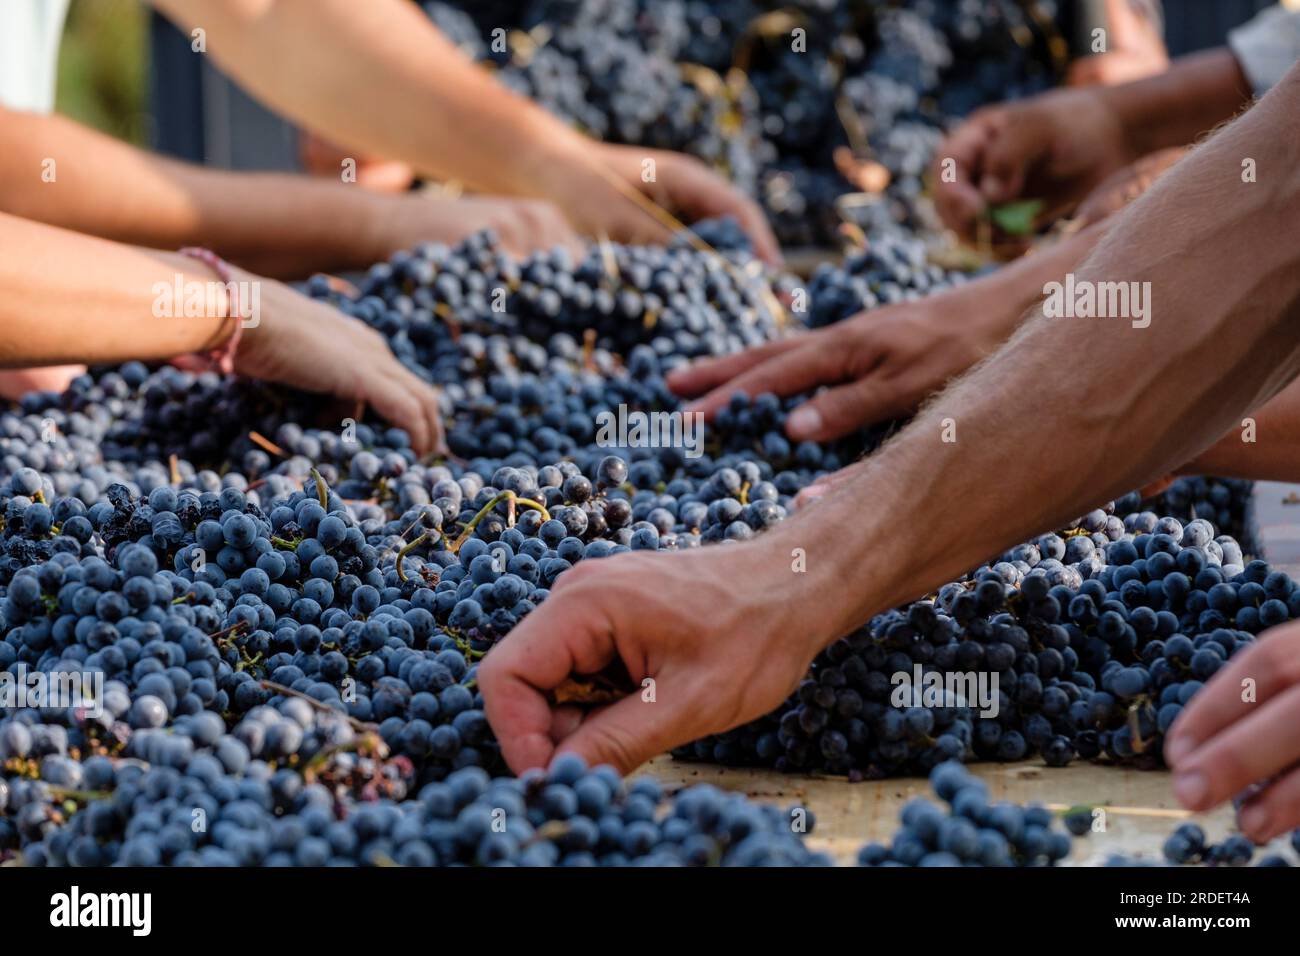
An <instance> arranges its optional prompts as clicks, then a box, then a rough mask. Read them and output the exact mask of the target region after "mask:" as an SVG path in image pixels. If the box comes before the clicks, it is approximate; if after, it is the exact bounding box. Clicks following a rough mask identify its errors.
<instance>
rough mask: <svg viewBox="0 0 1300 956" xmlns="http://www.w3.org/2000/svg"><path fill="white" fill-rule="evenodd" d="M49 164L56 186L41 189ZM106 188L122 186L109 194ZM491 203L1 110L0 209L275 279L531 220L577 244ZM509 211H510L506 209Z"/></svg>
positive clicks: (511, 238) (547, 214)
mask: <svg viewBox="0 0 1300 956" xmlns="http://www.w3.org/2000/svg"><path fill="white" fill-rule="evenodd" d="M46 157H51V158H53V159H54V160H55V161H56V164H57V165H56V179H55V180H54V181H53V182H50V183H45V182H42V181H41V180H40V174H41V169H42V165H41V164H42V162H43V161H44V160H45V158H46ZM105 183H112V184H113V187H112V188H111V189H108V188H105V186H104V184H105ZM501 205H502V204H501V203H496V204H494V203H493V201H491V200H467V201H464V202H457V201H435V200H428V199H424V198H422V197H415V196H385V195H379V194H376V193H374V192H371V191H369V190H364V189H360V188H357V187H349V186H345V185H344V184H343V183H342V182H335V183H329V182H323V181H320V180H313V179H308V178H307V177H304V176H291V175H282V174H276V173H231V172H223V171H218V170H209V169H203V168H202V167H198V166H191V165H188V164H185V163H180V162H175V161H173V160H169V159H164V158H162V157H158V156H153V155H150V154H149V153H146V152H144V151H142V150H139V149H135V148H134V147H132V146H128V145H126V144H125V143H120V142H118V141H117V140H114V139H112V138H110V137H108V136H104V135H102V134H100V133H96V132H94V131H92V130H89V129H86V128H85V127H83V126H79V125H78V124H76V123H74V122H72V121H70V120H67V119H64V118H62V117H58V116H40V115H37V114H33V113H20V112H13V111H8V110H5V109H3V108H2V107H0V211H3V212H8V213H12V214H14V215H17V216H22V217H24V218H27V219H33V220H37V221H40V222H46V223H49V224H51V225H55V226H62V227H64V228H67V229H75V230H77V231H78V232H84V233H89V234H91V235H96V236H101V237H103V238H106V239H115V240H118V241H120V242H125V243H131V244H134V245H141V246H151V247H155V248H167V249H175V248H179V247H180V246H185V245H201V246H207V247H209V248H211V249H213V250H214V251H216V252H218V253H219V254H220V255H222V256H223V257H224V258H227V259H230V260H232V261H235V262H239V263H241V264H243V265H245V266H248V267H249V268H256V269H258V270H259V271H260V272H262V273H264V274H269V275H283V276H301V275H303V274H305V273H309V272H312V271H317V270H333V269H345V268H365V267H366V266H368V265H370V264H371V263H372V262H375V261H377V260H380V259H385V258H387V257H388V256H389V255H390V254H391V253H393V252H395V251H397V250H398V249H404V248H410V247H411V246H413V245H415V244H416V243H417V242H420V241H423V240H434V239H442V240H452V241H454V240H455V239H459V238H462V237H463V235H464V234H465V233H467V232H469V231H472V230H474V229H475V228H483V227H488V226H492V227H501V228H500V229H499V231H501V232H502V233H503V239H505V240H506V242H507V245H513V246H514V247H515V248H516V249H519V248H521V247H522V246H526V245H527V244H526V243H520V242H518V241H517V240H519V239H522V238H523V237H521V236H515V235H514V234H513V233H514V230H513V228H512V226H513V222H512V219H520V218H527V219H528V221H529V222H530V223H531V225H532V226H533V228H532V230H531V231H532V233H533V234H534V237H535V238H536V239H538V240H540V241H541V242H544V243H545V244H547V245H551V244H559V243H562V242H568V241H571V240H572V236H571V234H570V233H569V232H568V230H567V229H566V228H565V227H564V225H563V222H562V221H561V220H560V217H559V215H558V214H557V213H555V212H553V211H551V210H548V209H547V208H546V207H541V204H536V205H538V206H539V207H540V208H537V209H535V210H533V209H525V208H516V209H514V210H510V212H513V217H512V216H511V215H507V214H506V213H507V210H506V209H503V208H500V207H501ZM505 205H509V204H505Z"/></svg>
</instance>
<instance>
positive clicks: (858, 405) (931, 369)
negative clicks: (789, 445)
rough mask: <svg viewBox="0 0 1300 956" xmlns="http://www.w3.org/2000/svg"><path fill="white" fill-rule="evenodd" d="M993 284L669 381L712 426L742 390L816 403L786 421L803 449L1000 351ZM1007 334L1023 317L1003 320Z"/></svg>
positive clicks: (896, 407) (867, 315)
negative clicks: (992, 317)
mask: <svg viewBox="0 0 1300 956" xmlns="http://www.w3.org/2000/svg"><path fill="white" fill-rule="evenodd" d="M992 292H993V286H992V284H990V285H989V286H985V285H982V284H980V283H979V282H973V283H970V284H968V285H965V286H961V287H959V288H957V289H953V290H950V291H948V292H943V293H940V294H939V295H935V296H931V297H929V298H926V299H922V300H919V301H917V302H909V303H905V304H901V305H891V306H886V307H884V308H880V309H876V310H874V311H872V312H864V313H861V314H859V315H857V316H854V317H853V318H851V319H846V320H845V321H843V322H838V323H836V324H835V325H831V326H828V327H826V328H823V329H818V330H816V331H813V332H806V333H803V334H800V335H796V336H794V337H792V338H788V339H780V340H778V341H775V342H768V343H766V344H764V345H759V346H756V347H754V348H752V349H748V350H746V351H744V352H739V353H737V354H735V355H728V356H724V357H722V358H713V359H705V360H704V361H701V362H696V363H694V364H692V365H689V366H686V367H685V368H682V369H678V370H676V371H674V372H672V373H671V374H670V375H669V376H668V386H669V387H670V388H671V389H672V390H673V391H675V392H677V393H678V394H679V395H683V396H686V397H695V396H702V397H699V398H697V399H696V400H695V401H694V402H692V403H691V404H690V405H689V406H688V408H687V410H688V411H699V412H703V413H704V415H705V418H706V419H708V418H711V417H712V416H713V415H715V414H716V413H717V412H718V410H719V409H721V408H722V407H723V406H724V405H726V404H727V402H728V401H729V400H730V398H731V396H732V395H734V394H735V393H736V392H744V393H745V394H746V395H749V396H751V397H753V396H755V395H759V394H761V393H763V392H773V393H775V394H776V395H779V396H782V397H784V396H787V395H795V394H798V393H800V392H809V391H812V390H813V389H816V388H818V387H820V386H831V387H830V388H828V389H827V390H826V391H824V392H821V393H819V394H816V395H813V396H812V397H811V398H809V399H808V400H807V401H806V402H804V403H803V404H802V405H800V406H799V407H798V408H796V409H795V410H794V411H793V412H791V413H790V415H789V416H788V417H787V419H786V432H787V434H788V435H789V437H790V438H791V439H793V440H795V441H804V440H809V441H829V440H831V439H834V438H839V437H841V436H843V435H847V434H849V433H850V432H852V431H854V430H856V429H858V428H862V427H864V426H867V425H871V424H874V423H875V422H878V421H882V420H884V419H887V418H891V417H894V416H897V415H902V414H904V413H906V412H909V411H912V410H913V409H915V408H916V407H917V406H918V405H919V404H920V403H921V401H922V400H923V399H924V398H925V397H926V396H927V395H929V394H930V393H931V392H933V391H936V390H938V389H939V388H941V387H942V386H943V385H944V383H946V382H947V381H948V380H949V379H951V378H953V377H954V376H957V375H960V374H961V373H962V372H964V371H965V370H966V369H968V368H970V366H972V365H974V364H975V363H976V362H977V361H979V360H980V359H981V358H982V357H983V356H985V355H986V354H988V353H989V352H992V351H993V350H995V349H996V348H997V346H998V345H999V344H1000V342H1001V339H1002V335H1003V334H1004V333H999V332H997V331H995V325H997V323H994V322H992V321H989V316H990V315H992V314H993V312H994V311H996V310H1002V311H1007V300H1006V299H1004V298H1003V299H999V298H998V297H997V296H994V295H991V293H992ZM1005 318H1006V319H1007V320H1008V322H1007V323H1005V325H1007V327H1009V326H1010V325H1011V324H1014V320H1015V318H1016V316H1014V315H1010V314H1008V315H1007V316H1006V317H1005Z"/></svg>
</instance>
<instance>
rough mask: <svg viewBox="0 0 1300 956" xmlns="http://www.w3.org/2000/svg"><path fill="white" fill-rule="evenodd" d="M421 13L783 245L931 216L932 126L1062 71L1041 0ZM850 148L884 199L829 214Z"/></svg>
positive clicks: (533, 91)
mask: <svg viewBox="0 0 1300 956" xmlns="http://www.w3.org/2000/svg"><path fill="white" fill-rule="evenodd" d="M423 6H424V9H425V10H426V12H427V13H428V15H429V16H430V17H431V18H432V19H433V21H434V22H435V23H436V24H437V25H439V26H440V27H441V28H442V29H443V30H444V32H446V33H447V34H448V36H449V37H451V38H452V40H453V42H455V43H456V44H457V45H458V46H460V47H461V49H463V50H464V51H465V52H466V53H467V54H469V55H470V56H472V57H474V58H475V59H478V60H480V61H483V62H486V63H490V64H492V65H493V66H494V67H495V68H496V70H497V74H498V76H499V77H500V79H501V81H502V82H504V83H505V84H506V85H508V86H509V87H511V88H512V89H514V90H516V91H518V92H520V93H522V94H524V95H527V96H529V97H531V98H532V99H534V100H536V101H537V102H538V103H540V104H541V105H542V106H544V107H545V108H546V109H548V110H549V111H550V112H552V113H554V114H555V115H557V116H559V117H561V118H562V119H564V120H566V121H567V122H569V123H571V124H573V125H574V126H576V127H578V128H580V129H582V130H583V131H585V132H587V133H589V134H591V135H593V136H595V137H596V138H598V139H601V140H605V141H608V142H613V143H624V144H631V145H639V146H645V147H652V148H661V149H670V150H675V151H680V152H686V153H688V154H691V155H693V156H697V157H699V158H700V159H702V160H703V161H704V162H706V163H708V164H710V165H711V166H713V167H714V168H716V169H718V170H719V171H721V172H722V173H724V174H725V175H726V176H728V177H729V178H730V179H731V180H732V181H733V182H734V183H736V184H737V185H738V186H739V187H740V188H741V189H743V190H745V191H746V192H748V193H750V194H752V195H754V196H755V197H757V198H758V199H759V200H760V201H761V202H762V203H763V205H764V207H765V209H766V211H767V212H768V214H769V217H770V218H771V220H772V222H773V224H774V227H775V229H776V232H777V235H778V238H779V239H780V240H781V241H782V242H783V243H784V244H786V245H819V246H827V245H834V244H835V243H836V241H837V227H838V225H839V224H840V222H841V221H842V220H843V219H845V218H848V219H849V221H853V222H856V223H857V224H858V225H866V222H864V221H862V220H860V219H859V218H858V217H859V215H860V214H864V213H865V215H866V216H867V217H869V221H870V223H871V224H872V225H873V226H877V227H878V226H882V225H885V224H891V225H897V224H902V225H905V226H907V227H908V228H917V227H918V226H920V225H922V224H924V225H926V226H928V227H932V226H933V223H934V220H933V216H932V215H931V214H930V213H929V211H928V204H927V202H926V200H925V187H924V184H923V181H922V180H923V173H924V171H925V169H926V168H927V166H928V165H929V162H930V158H931V156H932V154H933V150H934V148H935V146H936V145H937V143H938V140H939V137H940V135H941V131H942V129H943V127H944V126H945V125H947V124H948V123H950V122H951V121H952V120H953V119H955V118H958V117H961V116H964V115H966V114H967V113H969V112H970V111H971V110H973V109H975V108H976V107H978V106H981V105H984V104H985V103H989V102H995V101H1001V100H1004V99H1007V98H1013V97H1017V96H1024V95H1029V94H1031V93H1034V92H1038V91H1041V90H1043V89H1046V88H1047V87H1049V86H1051V85H1052V84H1053V82H1054V81H1055V80H1056V78H1057V75H1058V74H1059V67H1060V64H1059V63H1057V62H1056V61H1055V60H1054V59H1053V56H1054V50H1055V49H1056V47H1055V46H1054V41H1055V40H1057V39H1059V37H1058V36H1057V33H1058V31H1057V29H1056V26H1055V22H1054V18H1055V16H1056V11H1055V8H1054V5H1053V4H1051V3H1047V4H1042V3H1040V4H1036V5H1035V7H1036V8H1037V9H1038V10H1039V11H1041V12H1043V13H1044V14H1045V16H1043V17H1041V18H1040V17H1035V16H1031V15H1030V14H1028V13H1027V12H1026V10H1025V9H1024V5H1023V4H1019V3H1015V2H1013V0H997V2H993V3H987V2H971V0H962V2H957V3H949V2H942V3H939V2H931V0H917V2H914V3H910V4H907V5H905V6H899V5H895V4H891V3H886V2H884V0H850V2H838V0H836V2H830V0H798V2H789V0H787V2H779V3H778V2H776V0H741V2H738V3H737V2H731V3H725V4H723V3H716V2H711V0H670V2H662V0H655V2H650V0H529V2H517V3H492V4H482V3H477V2H476V3H473V4H470V3H459V2H456V3H443V2H429V3H425V4H424V5H423ZM796 30H797V31H802V32H801V33H796V32H795V31H796ZM503 31H504V33H503ZM503 36H504V38H505V40H506V42H505V44H504V45H503V44H502V43H501V40H502V38H503ZM846 146H847V147H851V148H852V150H853V152H854V153H856V154H858V155H857V159H859V160H868V159H869V160H872V161H874V162H877V163H879V164H881V165H883V167H884V168H885V170H887V172H888V174H889V184H888V187H887V188H886V189H885V192H884V194H883V195H882V196H881V197H880V198H881V199H883V200H884V201H883V202H879V203H873V204H871V205H870V206H869V207H867V206H856V207H854V209H855V212H846V211H845V210H844V209H843V208H841V207H840V204H839V200H840V199H841V197H842V196H844V195H845V194H847V193H852V192H856V191H857V190H858V188H859V187H857V186H854V185H852V184H851V183H850V181H849V180H848V179H846V178H845V176H844V172H843V170H842V169H841V168H840V167H839V166H838V165H837V163H836V162H835V159H834V157H835V155H836V150H837V148H842V147H846ZM867 210H869V211H867Z"/></svg>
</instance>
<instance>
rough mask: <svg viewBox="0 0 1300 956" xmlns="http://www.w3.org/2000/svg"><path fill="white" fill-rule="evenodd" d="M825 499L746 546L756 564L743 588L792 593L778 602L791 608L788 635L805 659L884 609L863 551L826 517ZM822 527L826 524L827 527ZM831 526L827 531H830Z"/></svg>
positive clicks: (838, 524) (851, 537) (826, 502)
mask: <svg viewBox="0 0 1300 956" xmlns="http://www.w3.org/2000/svg"><path fill="white" fill-rule="evenodd" d="M828 506H829V507H833V505H831V504H830V502H828V501H818V502H816V503H814V504H812V505H805V506H804V507H803V508H802V509H801V510H800V512H799V513H797V514H796V515H794V516H792V517H791V518H790V519H787V520H786V521H785V522H782V524H781V525H779V526H778V527H776V528H773V529H772V530H771V531H769V532H767V533H766V534H764V535H763V536H762V538H761V539H760V540H759V541H758V542H755V543H754V545H753V546H752V547H751V546H749V545H746V547H748V548H750V549H751V551H752V553H753V560H754V561H755V562H756V563H757V566H754V567H751V568H750V574H749V575H748V576H747V580H748V581H749V582H750V583H749V584H747V585H746V586H747V587H752V588H753V589H754V593H758V594H762V595H768V596H773V595H792V596H793V597H794V600H789V599H787V598H781V599H780V603H781V605H783V606H784V607H786V608H789V609H791V611H792V612H793V619H792V621H791V623H790V624H789V626H788V628H787V629H788V631H789V634H790V638H791V639H792V640H795V641H798V642H800V643H801V644H802V650H803V651H804V653H806V654H807V655H808V657H809V658H810V659H811V658H812V657H814V656H815V655H816V654H817V653H818V652H820V651H821V650H823V649H824V648H826V647H827V646H828V645H830V644H832V643H834V642H835V641H837V640H839V639H840V638H842V637H845V636H846V635H848V634H851V633H853V632H854V631H855V630H857V629H858V628H859V627H861V626H862V625H863V624H865V623H866V622H867V621H869V620H870V619H871V617H872V616H873V615H874V614H877V613H879V612H880V611H881V610H883V609H884V606H883V605H881V604H880V603H879V601H877V600H876V598H875V597H874V588H872V587H871V586H870V585H874V583H875V581H876V576H875V574H874V573H873V571H872V570H870V569H869V567H868V566H869V565H871V566H874V563H875V562H874V561H872V559H871V555H870V553H869V549H867V548H862V547H860V543H859V542H858V541H857V540H856V539H857V536H856V535H854V534H845V530H846V529H845V528H844V527H843V525H842V524H841V523H840V522H838V521H835V520H832V521H829V522H828V521H826V520H825V519H826V518H827V517H828V514H827V512H826V508H827V507H828ZM828 525H829V526H830V527H828ZM832 528H833V533H832Z"/></svg>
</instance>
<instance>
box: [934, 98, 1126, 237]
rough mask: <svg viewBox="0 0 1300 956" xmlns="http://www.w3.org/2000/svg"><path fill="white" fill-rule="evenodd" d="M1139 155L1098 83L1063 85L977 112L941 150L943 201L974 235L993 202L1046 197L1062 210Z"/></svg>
mask: <svg viewBox="0 0 1300 956" xmlns="http://www.w3.org/2000/svg"><path fill="white" fill-rule="evenodd" d="M1135 158H1136V157H1135V156H1134V154H1133V151H1132V148H1131V147H1130V146H1129V144H1128V142H1127V140H1126V138H1125V135H1124V129H1123V125H1122V124H1121V122H1120V120H1119V118H1118V117H1117V116H1116V115H1115V113H1114V111H1113V110H1112V109H1111V108H1110V107H1109V106H1108V105H1107V103H1106V100H1105V98H1104V97H1103V96H1102V95H1101V94H1100V93H1099V92H1098V91H1097V90H1096V89H1093V88H1085V89H1060V90H1052V91H1051V92H1048V93H1043V94H1040V95H1038V96H1035V97H1032V98H1030V99H1027V100H1022V101H1020V102H1016V103H1004V104H999V105H997V106H989V107H985V108H983V109H980V110H976V111H975V112H974V113H972V114H971V115H970V117H969V118H968V119H967V120H966V121H965V122H963V123H962V124H961V125H960V126H958V127H957V129H956V130H954V131H953V132H952V134H951V135H949V136H948V137H947V138H946V139H945V140H944V141H943V143H941V144H940V146H939V149H938V150H937V151H936V153H935V158H934V166H933V170H932V182H933V183H934V195H935V207H936V209H937V210H938V213H939V215H940V217H941V218H942V219H943V221H944V223H945V224H946V225H947V226H948V227H949V228H950V229H953V230H954V231H956V232H957V233H958V234H959V235H961V236H963V237H965V238H967V239H969V238H972V237H973V236H974V235H975V231H976V226H977V224H978V222H979V220H980V217H981V216H983V215H984V212H985V210H986V209H987V208H988V207H990V206H997V205H1001V204H1003V203H1008V202H1011V201H1013V200H1016V199H1040V200H1043V202H1044V203H1045V209H1044V211H1043V212H1042V213H1041V214H1040V220H1041V221H1050V220H1051V219H1053V218H1055V217H1057V216H1060V215H1062V214H1064V213H1066V212H1068V211H1069V210H1070V209H1072V208H1073V207H1074V206H1075V205H1077V204H1078V202H1079V201H1080V200H1082V199H1083V197H1084V196H1086V195H1087V194H1088V193H1089V192H1091V191H1092V189H1093V188H1094V187H1096V186H1097V184H1098V183H1100V182H1101V181H1102V180H1103V179H1105V178H1106V177H1107V176H1109V175H1110V174H1111V173H1113V172H1115V171H1116V170H1118V169H1121V168H1123V167H1124V166H1126V165H1128V164H1129V163H1130V162H1132V161H1133V160H1134V159H1135Z"/></svg>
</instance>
